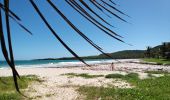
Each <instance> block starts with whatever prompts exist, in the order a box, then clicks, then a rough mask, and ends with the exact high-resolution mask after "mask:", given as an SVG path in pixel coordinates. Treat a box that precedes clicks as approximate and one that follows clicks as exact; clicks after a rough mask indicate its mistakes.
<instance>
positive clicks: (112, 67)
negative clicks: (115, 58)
mask: <svg viewBox="0 0 170 100" xmlns="http://www.w3.org/2000/svg"><path fill="white" fill-rule="evenodd" d="M113 70H114V64H113V62H112V63H111V71H113Z"/></svg>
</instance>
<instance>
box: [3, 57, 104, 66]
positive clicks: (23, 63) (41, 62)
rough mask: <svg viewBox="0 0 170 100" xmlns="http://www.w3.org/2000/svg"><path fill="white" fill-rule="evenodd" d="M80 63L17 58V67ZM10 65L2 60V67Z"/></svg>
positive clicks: (77, 62)
mask: <svg viewBox="0 0 170 100" xmlns="http://www.w3.org/2000/svg"><path fill="white" fill-rule="evenodd" d="M85 61H86V62H87V63H99V62H102V61H106V60H95V59H94V60H85ZM74 64H80V61H78V60H16V61H15V65H16V67H44V66H45V67H49V66H50V67H51V66H67V65H68V66H71V65H74ZM6 67H9V66H8V64H7V63H6V61H0V68H6Z"/></svg>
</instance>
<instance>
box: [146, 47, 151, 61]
mask: <svg viewBox="0 0 170 100" xmlns="http://www.w3.org/2000/svg"><path fill="white" fill-rule="evenodd" d="M151 49H152V48H151V47H150V46H148V47H147V49H146V53H145V56H146V57H147V58H151V57H152V53H151Z"/></svg>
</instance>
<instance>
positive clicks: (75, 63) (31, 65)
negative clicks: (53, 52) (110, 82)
mask: <svg viewBox="0 0 170 100" xmlns="http://www.w3.org/2000/svg"><path fill="white" fill-rule="evenodd" d="M134 60H135V59H133V61H134ZM119 61H121V62H127V61H132V59H121V60H119ZM112 62H113V63H115V62H117V60H95V61H86V63H88V64H89V65H93V64H102V63H112ZM72 66H84V64H83V63H82V62H80V61H74V62H71V61H70V62H57V63H54V62H53V63H47V64H30V65H16V68H40V67H43V68H51V67H56V68H60V67H72ZM4 68H9V67H7V66H4V67H3V66H1V67H0V69H4Z"/></svg>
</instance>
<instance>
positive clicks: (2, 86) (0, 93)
mask: <svg viewBox="0 0 170 100" xmlns="http://www.w3.org/2000/svg"><path fill="white" fill-rule="evenodd" d="M35 81H40V80H39V79H38V77H37V76H34V75H27V76H21V78H20V80H18V84H19V88H20V89H21V91H22V92H24V89H26V88H27V87H28V85H29V84H30V83H32V82H35ZM23 98H24V96H22V95H21V94H19V93H18V92H16V91H15V85H14V82H13V78H12V77H11V76H10V77H0V100H23Z"/></svg>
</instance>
